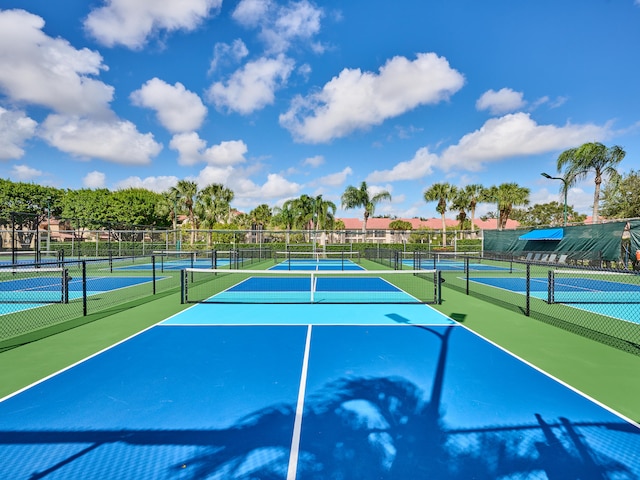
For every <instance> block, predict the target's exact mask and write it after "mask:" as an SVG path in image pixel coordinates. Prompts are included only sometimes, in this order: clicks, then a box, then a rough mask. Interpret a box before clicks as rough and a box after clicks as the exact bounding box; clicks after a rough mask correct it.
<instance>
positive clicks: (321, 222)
mask: <svg viewBox="0 0 640 480" xmlns="http://www.w3.org/2000/svg"><path fill="white" fill-rule="evenodd" d="M313 204H314V205H313V206H314V212H315V219H314V222H313V223H314V226H315V228H316V230H318V229H320V230H329V229H331V228H332V227H333V224H334V222H335V219H336V218H335V215H336V204H335V203H333V202H332V201H330V200H324V199H323V198H322V195H318V196H316V197H315V198H314V199H313Z"/></svg>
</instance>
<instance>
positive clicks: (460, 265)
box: [402, 259, 511, 272]
mask: <svg viewBox="0 0 640 480" xmlns="http://www.w3.org/2000/svg"><path fill="white" fill-rule="evenodd" d="M402 265H404V266H405V267H406V268H415V269H416V270H419V269H424V270H443V271H447V272H451V271H453V272H456V271H459V272H464V269H465V262H464V261H462V260H459V261H456V260H440V261H436V262H434V261H433V260H428V259H425V260H420V261H419V262H417V261H413V260H406V259H405V260H402ZM510 270H511V267H504V266H500V265H491V264H487V263H476V262H470V263H469V271H471V272H483V271H484V272H509V271H510Z"/></svg>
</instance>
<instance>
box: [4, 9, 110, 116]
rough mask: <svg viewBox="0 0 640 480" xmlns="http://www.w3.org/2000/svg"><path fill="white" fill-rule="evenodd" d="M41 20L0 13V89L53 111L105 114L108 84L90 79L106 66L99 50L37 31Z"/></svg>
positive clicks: (107, 111) (28, 15)
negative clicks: (77, 47) (78, 45)
mask: <svg viewBox="0 0 640 480" xmlns="http://www.w3.org/2000/svg"><path fill="white" fill-rule="evenodd" d="M43 27H44V20H43V19H42V18H41V17H38V16H36V15H32V14H31V13H28V12H25V11H24V10H5V11H0V90H1V91H2V92H4V93H5V94H6V95H7V96H8V97H9V98H10V99H12V100H14V101H19V102H26V103H30V104H35V105H40V106H43V107H47V108H51V109H53V110H55V111H56V112H58V113H66V114H81V115H92V116H94V117H96V116H109V115H111V111H110V108H109V103H110V102H111V100H112V98H113V91H114V89H113V87H111V86H109V85H106V84H104V83H102V82H100V81H98V80H95V79H94V78H92V76H94V75H98V74H99V73H100V72H101V71H102V70H107V67H106V66H105V65H104V64H103V63H102V56H100V54H99V53H97V52H94V51H91V50H89V49H87V48H83V49H81V50H77V49H75V48H74V47H72V46H71V45H70V44H69V42H67V41H66V40H63V39H61V38H51V37H49V36H47V35H46V34H45V33H43V31H42V29H43Z"/></svg>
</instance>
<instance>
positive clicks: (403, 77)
mask: <svg viewBox="0 0 640 480" xmlns="http://www.w3.org/2000/svg"><path fill="white" fill-rule="evenodd" d="M463 84H464V77H463V76H462V75H461V74H460V73H459V72H457V71H456V70H454V69H452V68H451V67H450V66H449V62H447V60H446V59H445V58H443V57H438V56H437V55H436V54H434V53H421V54H418V56H417V58H416V59H415V60H413V61H410V60H408V59H407V58H405V57H394V58H392V59H390V60H389V61H387V63H386V64H385V65H383V66H382V67H381V68H380V69H379V72H378V73H377V74H375V73H372V72H362V71H360V70H359V69H355V70H350V69H344V70H343V71H342V72H340V74H339V75H338V76H337V77H334V78H333V79H332V80H331V81H329V83H327V84H326V85H325V86H324V87H323V88H322V90H321V91H319V92H317V93H313V94H310V95H308V96H307V97H302V96H297V97H295V98H294V100H293V101H292V104H291V107H290V109H289V110H288V111H287V112H286V113H284V114H282V115H281V116H280V124H281V125H282V126H283V127H285V128H286V129H288V130H289V131H290V132H291V133H292V134H293V136H294V137H295V138H296V139H297V140H299V141H304V142H328V141H330V140H332V139H334V138H338V137H344V136H346V135H348V134H350V133H351V132H353V131H354V130H358V129H365V128H368V127H370V126H372V125H379V124H381V123H382V122H383V121H385V120H386V119H388V118H392V117H396V116H398V115H401V114H403V113H405V112H408V111H409V110H412V109H414V108H416V107H417V106H419V105H427V104H435V103H438V102H441V101H444V100H447V99H448V98H449V97H450V96H451V95H453V94H454V93H455V92H457V91H458V90H459V89H460V88H462V85H463Z"/></svg>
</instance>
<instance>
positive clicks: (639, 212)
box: [602, 170, 640, 218]
mask: <svg viewBox="0 0 640 480" xmlns="http://www.w3.org/2000/svg"><path fill="white" fill-rule="evenodd" d="M602 214H603V215H604V216H605V217H607V218H635V217H640V172H638V171H635V170H632V171H631V172H629V173H628V174H626V175H624V176H622V177H621V178H620V181H619V182H618V184H617V185H614V184H607V185H606V186H605V187H604V190H603V191H602Z"/></svg>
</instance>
